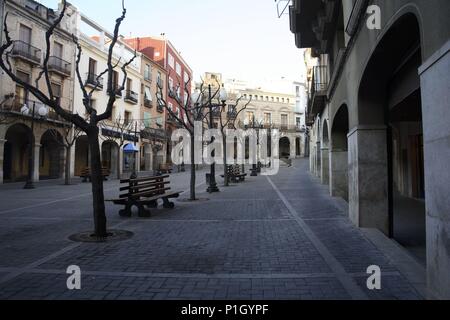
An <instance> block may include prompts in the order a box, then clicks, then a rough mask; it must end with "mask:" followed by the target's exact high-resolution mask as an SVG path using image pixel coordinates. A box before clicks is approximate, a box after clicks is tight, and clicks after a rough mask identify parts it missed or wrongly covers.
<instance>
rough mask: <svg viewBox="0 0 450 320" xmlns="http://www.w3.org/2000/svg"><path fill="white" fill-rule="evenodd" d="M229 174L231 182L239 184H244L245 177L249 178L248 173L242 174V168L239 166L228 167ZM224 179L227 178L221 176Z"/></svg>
mask: <svg viewBox="0 0 450 320" xmlns="http://www.w3.org/2000/svg"><path fill="white" fill-rule="evenodd" d="M227 174H228V179H229V182H233V183H239V182H244V181H245V177H247V174H246V173H241V167H240V166H239V165H234V166H227ZM221 177H222V178H225V176H224V175H221Z"/></svg>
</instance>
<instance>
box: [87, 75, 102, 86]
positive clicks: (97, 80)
mask: <svg viewBox="0 0 450 320" xmlns="http://www.w3.org/2000/svg"><path fill="white" fill-rule="evenodd" d="M103 82H104V79H103V78H102V77H99V76H98V75H96V74H95V73H87V74H86V85H89V86H92V87H97V88H98V89H103Z"/></svg>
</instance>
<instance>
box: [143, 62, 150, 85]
mask: <svg viewBox="0 0 450 320" xmlns="http://www.w3.org/2000/svg"><path fill="white" fill-rule="evenodd" d="M144 79H145V80H147V81H150V80H152V66H151V65H149V64H146V65H145V70H144Z"/></svg>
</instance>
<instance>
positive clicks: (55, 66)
mask: <svg viewBox="0 0 450 320" xmlns="http://www.w3.org/2000/svg"><path fill="white" fill-rule="evenodd" d="M48 69H49V71H56V72H59V73H61V74H63V75H66V76H70V74H71V72H72V64H71V63H70V62H68V61H66V60H64V59H61V58H60V57H56V56H51V57H50V58H49V60H48Z"/></svg>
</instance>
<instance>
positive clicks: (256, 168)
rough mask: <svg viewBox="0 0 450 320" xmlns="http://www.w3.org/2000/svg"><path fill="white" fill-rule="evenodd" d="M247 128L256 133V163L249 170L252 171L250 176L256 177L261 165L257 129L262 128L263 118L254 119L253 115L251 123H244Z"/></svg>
mask: <svg viewBox="0 0 450 320" xmlns="http://www.w3.org/2000/svg"><path fill="white" fill-rule="evenodd" d="M246 127H247V128H250V129H254V130H256V135H257V149H256V163H254V164H253V165H252V169H250V171H251V172H252V173H251V174H250V176H251V177H257V176H258V173H261V166H260V162H259V159H258V158H259V130H260V129H262V128H263V120H262V119H261V120H259V121H258V122H257V121H256V118H255V115H253V120H252V123H251V125H246Z"/></svg>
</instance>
